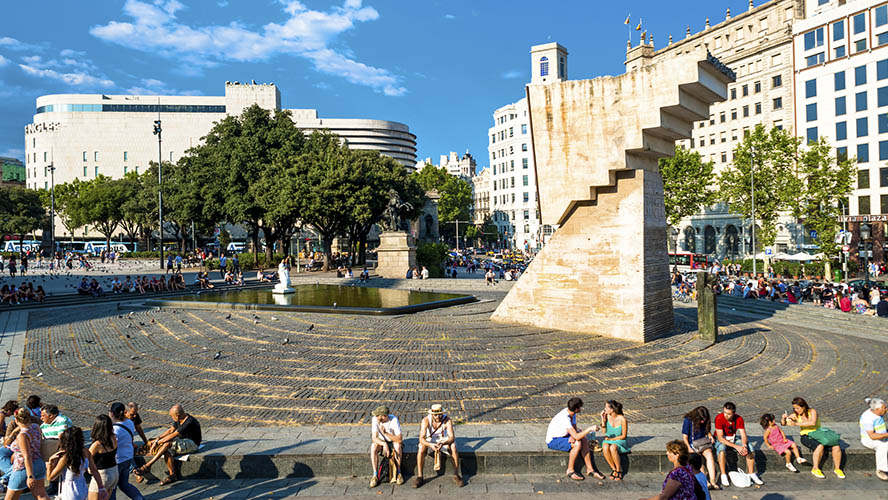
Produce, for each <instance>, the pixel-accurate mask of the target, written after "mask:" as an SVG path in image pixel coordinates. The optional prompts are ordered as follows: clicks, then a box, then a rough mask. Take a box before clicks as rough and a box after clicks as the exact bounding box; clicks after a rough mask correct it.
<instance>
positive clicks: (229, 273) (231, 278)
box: [225, 269, 234, 285]
mask: <svg viewBox="0 0 888 500" xmlns="http://www.w3.org/2000/svg"><path fill="white" fill-rule="evenodd" d="M225 283H227V284H229V285H230V284H232V283H234V273H233V272H232V271H231V270H230V269H229V270H228V271H225Z"/></svg>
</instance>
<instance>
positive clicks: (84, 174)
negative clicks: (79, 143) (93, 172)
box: [83, 153, 87, 177]
mask: <svg viewBox="0 0 888 500" xmlns="http://www.w3.org/2000/svg"><path fill="white" fill-rule="evenodd" d="M84 154H86V153H84ZM86 169H87V167H83V176H84V177H86V175H87V174H86Z"/></svg>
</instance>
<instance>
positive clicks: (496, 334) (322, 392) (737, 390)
mask: <svg viewBox="0 0 888 500" xmlns="http://www.w3.org/2000/svg"><path fill="white" fill-rule="evenodd" d="M497 303H498V301H496V300H492V301H491V300H488V301H484V302H480V303H475V304H469V305H464V306H456V307H451V308H447V309H440V310H435V311H427V312H423V313H418V314H413V315H407V316H399V317H367V316H346V315H330V314H302V313H274V314H272V313H268V312H257V313H255V314H254V313H253V312H250V311H232V312H231V315H230V318H227V317H226V316H227V315H228V313H227V312H219V311H199V310H180V309H164V310H162V311H157V310H151V311H140V312H134V313H132V314H128V313H124V314H122V315H121V314H120V313H119V312H118V311H117V310H116V309H114V308H113V307H114V306H104V307H95V308H90V309H86V310H82V311H77V312H76V314H74V313H73V312H72V311H71V310H56V311H51V310H49V311H39V312H36V311H35V312H32V313H31V315H30V321H29V330H28V333H27V345H26V349H25V366H24V373H25V376H24V378H23V380H22V383H21V386H20V390H19V394H20V396H23V397H26V396H27V395H28V394H32V393H36V394H40V395H42V396H43V399H44V402H46V403H53V404H57V405H58V406H60V407H61V408H62V410H63V412H64V413H66V414H68V415H69V416H72V417H74V418H75V419H77V420H80V421H83V420H86V419H88V418H90V417H92V416H94V415H96V414H98V413H100V412H101V411H103V408H106V407H107V405H108V404H109V403H110V402H112V401H119V400H123V401H129V400H134V401H137V402H139V403H140V404H141V405H142V406H143V411H145V412H147V413H148V414H149V415H153V416H162V415H165V414H166V411H167V409H168V408H169V406H170V405H171V404H172V403H174V402H181V403H183V404H184V405H185V408H186V409H187V410H188V411H189V412H190V413H193V414H194V415H195V416H197V417H198V418H200V419H201V421H202V422H204V423H205V424H208V425H225V426H231V425H251V426H277V425H297V424H308V423H326V424H337V423H339V424H356V423H366V422H367V421H368V420H369V418H370V411H371V410H372V409H373V408H374V407H375V406H376V405H378V404H380V403H387V404H388V405H389V406H390V407H391V408H392V410H393V411H394V412H395V413H396V414H398V415H399V416H401V419H402V421H405V422H418V421H419V419H420V418H421V416H422V415H423V414H424V412H425V409H426V408H428V405H429V404H431V403H433V402H441V403H443V404H444V406H445V408H447V411H448V412H449V413H450V414H451V415H452V416H453V417H454V419H456V420H458V421H459V420H461V421H466V422H476V423H481V422H522V423H529V422H536V423H541V422H546V421H548V419H549V418H551V416H552V415H553V414H554V413H555V412H557V411H558V409H560V408H562V407H564V404H565V402H566V400H567V399H568V398H570V397H572V396H579V397H581V398H583V399H584V401H586V407H587V410H588V411H590V412H592V411H595V412H597V411H598V409H599V407H600V406H601V405H602V404H603V401H605V400H608V399H616V400H618V401H620V402H621V403H623V405H624V407H625V411H626V414H627V417H628V418H629V419H630V421H632V422H645V423H647V422H673V423H678V422H680V416H681V415H682V414H684V413H685V412H686V411H688V410H690V409H691V408H693V407H695V406H697V405H701V404H702V405H706V406H708V407H709V408H710V410H712V411H718V409H719V408H720V407H721V405H722V404H723V403H724V402H725V401H726V400H732V401H734V402H735V403H736V404H737V405H738V406H739V412H740V413H741V414H742V415H747V418H748V419H752V421H753V422H754V421H757V420H758V418H757V417H758V415H761V413H763V412H766V411H767V412H771V413H776V414H779V413H780V412H782V411H783V410H786V409H789V408H790V404H789V402H790V400H791V399H792V398H793V397H795V396H799V395H800V396H803V397H805V398H806V399H807V400H808V401H809V403H811V405H812V406H813V407H815V408H817V409H818V410H820V412H821V414H822V415H823V416H824V419H825V420H832V421H856V419H857V417H858V416H859V412H860V411H861V407H862V405H863V403H862V400H863V398H864V397H865V396H868V395H871V394H884V389H885V387H886V385H888V369H884V368H883V367H882V365H884V362H885V361H884V360H885V359H886V355H888V343H884V342H875V341H866V340H862V339H858V338H854V337H846V336H843V335H839V334H835V333H824V332H812V331H805V330H802V329H800V328H799V329H796V328H792V327H782V326H781V327H778V326H771V327H769V326H768V325H767V324H765V323H758V322H749V323H740V324H736V325H733V326H729V327H724V328H723V329H722V333H723V334H724V336H723V338H722V340H721V341H720V342H719V343H718V344H716V345H714V346H705V345H704V344H702V343H701V342H700V341H699V340H697V339H696V338H695V335H694V331H693V329H694V322H693V317H692V316H691V315H690V314H695V310H677V312H676V319H677V325H678V332H677V333H676V334H674V335H672V336H670V337H667V338H663V339H660V340H657V341H654V342H650V343H647V344H636V343H631V342H627V341H622V340H615V339H609V338H605V337H598V336H591V335H586V334H578V333H569V332H562V331H555V330H544V329H539V328H531V327H523V326H514V325H504V324H498V323H493V322H491V321H490V320H489V317H490V314H491V313H492V312H493V310H494V309H495V307H496V304H497ZM217 353H221V356H220V357H219V359H214V358H215V357H216V354H217ZM38 374H41V375H39V376H38ZM86 421H89V420H86Z"/></svg>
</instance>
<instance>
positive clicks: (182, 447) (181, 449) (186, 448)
mask: <svg viewBox="0 0 888 500" xmlns="http://www.w3.org/2000/svg"><path fill="white" fill-rule="evenodd" d="M170 451H171V452H173V455H187V454H189V453H194V452H196V451H197V445H196V444H195V443H194V441H192V440H190V439H176V440H175V441H173V444H172V446H170Z"/></svg>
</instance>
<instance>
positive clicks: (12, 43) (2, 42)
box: [0, 36, 41, 50]
mask: <svg viewBox="0 0 888 500" xmlns="http://www.w3.org/2000/svg"><path fill="white" fill-rule="evenodd" d="M0 47H7V48H9V49H10V50H40V48H41V47H40V46H38V45H33V44H30V43H25V42H22V41H19V40H16V39H15V38H10V37H8V36H0Z"/></svg>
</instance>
